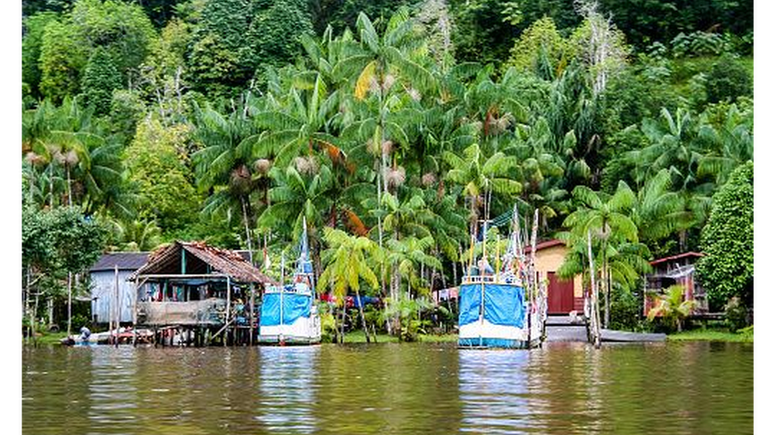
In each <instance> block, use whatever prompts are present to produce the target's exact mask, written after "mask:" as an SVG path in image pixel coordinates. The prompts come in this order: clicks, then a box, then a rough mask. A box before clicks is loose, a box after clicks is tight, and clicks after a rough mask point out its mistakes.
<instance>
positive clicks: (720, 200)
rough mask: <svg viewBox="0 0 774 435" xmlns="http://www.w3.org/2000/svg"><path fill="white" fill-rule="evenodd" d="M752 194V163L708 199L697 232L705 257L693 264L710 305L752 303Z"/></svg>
mask: <svg viewBox="0 0 774 435" xmlns="http://www.w3.org/2000/svg"><path fill="white" fill-rule="evenodd" d="M753 194H754V192H753V163H752V162H747V163H746V164H744V165H741V166H739V167H737V168H736V169H735V170H734V172H733V173H731V176H730V179H729V180H728V182H727V183H726V184H725V185H723V187H722V188H721V189H720V190H719V191H718V192H717V193H716V194H715V195H714V196H713V197H712V211H711V212H710V217H709V220H708V221H707V225H706V226H705V227H704V229H703V230H702V232H701V246H702V250H703V252H704V253H705V254H706V256H705V257H702V258H701V259H699V261H698V262H697V263H696V271H697V273H698V275H699V279H700V280H701V283H702V285H703V286H704V288H705V289H706V290H707V295H708V296H709V300H710V304H712V305H714V306H722V305H723V304H724V303H726V301H728V300H729V299H730V298H732V297H739V298H740V301H741V303H742V304H744V305H750V304H752V291H753Z"/></svg>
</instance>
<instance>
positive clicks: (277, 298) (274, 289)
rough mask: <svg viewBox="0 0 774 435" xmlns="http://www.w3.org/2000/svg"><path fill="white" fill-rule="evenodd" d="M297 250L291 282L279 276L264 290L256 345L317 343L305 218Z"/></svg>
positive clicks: (315, 305) (318, 335)
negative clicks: (277, 281)
mask: <svg viewBox="0 0 774 435" xmlns="http://www.w3.org/2000/svg"><path fill="white" fill-rule="evenodd" d="M299 250H300V253H299V256H298V260H297V261H296V265H295V269H294V272H293V275H292V282H291V283H290V284H285V283H284V279H283V282H281V283H280V285H278V286H269V287H267V288H266V289H265V290H264V293H263V303H262V305H261V317H260V321H259V331H258V334H259V335H258V343H260V344H279V345H286V344H317V343H320V337H321V330H320V316H319V313H318V311H317V304H316V303H315V300H316V298H315V286H314V269H313V267H312V261H311V260H310V258H309V242H308V239H307V230H306V220H304V234H303V236H302V238H301V246H300V249H299ZM283 269H284V266H283ZM283 275H284V273H283Z"/></svg>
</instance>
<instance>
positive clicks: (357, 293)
mask: <svg viewBox="0 0 774 435" xmlns="http://www.w3.org/2000/svg"><path fill="white" fill-rule="evenodd" d="M355 297H356V298H357V301H358V309H359V310H360V320H361V321H362V322H363V333H365V338H366V343H371V338H370V336H369V334H368V325H366V319H365V312H364V311H363V300H362V299H360V290H355Z"/></svg>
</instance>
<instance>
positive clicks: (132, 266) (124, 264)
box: [89, 252, 149, 272]
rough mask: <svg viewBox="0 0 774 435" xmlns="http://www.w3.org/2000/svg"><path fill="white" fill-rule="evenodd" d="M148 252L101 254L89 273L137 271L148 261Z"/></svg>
mask: <svg viewBox="0 0 774 435" xmlns="http://www.w3.org/2000/svg"><path fill="white" fill-rule="evenodd" d="M148 254H149V253H148V252H111V253H108V254H103V255H102V257H100V259H99V260H97V262H96V263H94V265H93V266H91V269H89V272H99V271H103V270H114V269H115V267H116V266H118V270H137V269H139V268H141V267H142V266H143V265H144V264H145V262H146V261H147V260H148Z"/></svg>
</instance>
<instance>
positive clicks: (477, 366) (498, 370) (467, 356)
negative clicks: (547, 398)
mask: <svg viewBox="0 0 774 435" xmlns="http://www.w3.org/2000/svg"><path fill="white" fill-rule="evenodd" d="M459 359H460V369H459V370H460V371H459V379H460V380H459V389H460V400H461V401H462V415H463V417H462V427H461V428H460V429H461V431H464V432H475V433H508V434H520V433H527V432H528V429H529V426H530V424H531V422H530V415H531V413H533V412H534V407H535V406H536V404H533V403H532V402H534V400H533V399H532V398H531V397H530V395H529V373H528V371H527V368H528V366H529V360H530V352H529V351H519V350H460V351H459Z"/></svg>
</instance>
